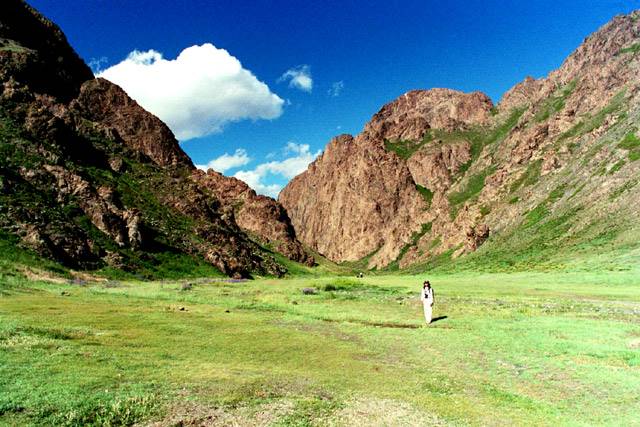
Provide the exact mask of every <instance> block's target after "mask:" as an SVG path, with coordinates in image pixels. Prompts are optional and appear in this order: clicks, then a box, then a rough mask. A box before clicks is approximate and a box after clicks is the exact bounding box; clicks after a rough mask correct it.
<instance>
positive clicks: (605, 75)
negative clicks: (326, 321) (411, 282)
mask: <svg viewBox="0 0 640 427" xmlns="http://www.w3.org/2000/svg"><path fill="white" fill-rule="evenodd" d="M639 70H640V12H634V13H632V14H630V15H627V16H618V17H616V18H614V19H613V20H612V21H611V22H610V23H609V24H607V25H605V26H604V27H603V28H601V29H600V30H599V31H598V32H596V33H595V34H593V35H591V36H589V37H588V38H587V39H585V42H584V43H583V44H582V45H581V46H580V47H579V48H578V49H577V50H576V51H575V52H574V53H573V54H572V55H571V56H569V57H568V58H567V60H566V61H565V62H564V63H563V65H562V66H561V67H560V69H558V70H557V71H554V72H552V73H550V74H549V76H548V77H546V78H542V79H537V80H536V79H533V78H530V77H528V78H526V79H525V80H524V81H523V82H521V83H519V84H517V85H516V86H514V87H513V88H512V89H511V90H509V91H508V92H506V93H505V95H504V96H503V98H502V100H501V101H500V103H499V104H498V105H497V106H496V107H494V106H493V105H492V103H491V101H490V100H489V99H488V98H487V97H486V96H485V95H483V94H481V93H472V94H462V93H460V92H456V91H450V90H444V89H433V90H430V91H411V92H408V93H407V94H405V95H403V96H401V97H400V98H398V99H397V100H395V101H393V102H391V103H389V104H387V105H386V106H384V107H383V108H382V109H381V110H380V111H379V112H378V113H377V114H375V115H374V116H373V118H372V119H371V121H370V122H369V123H367V124H366V125H365V127H364V129H363V131H362V133H361V134H359V135H357V136H356V137H351V136H348V135H347V136H344V135H343V136H340V137H337V138H335V139H334V140H332V141H331V142H330V143H329V144H328V145H327V147H326V150H325V152H324V153H323V155H322V156H320V157H319V158H318V159H317V160H316V161H315V162H314V163H312V164H311V165H310V166H309V168H308V170H307V171H305V172H303V173H302V174H301V175H299V176H298V177H296V178H294V179H293V180H292V181H291V182H290V183H289V185H288V186H287V187H286V188H285V189H284V190H283V191H282V193H281V194H280V197H279V200H280V202H281V203H282V204H283V206H284V207H285V208H286V209H287V211H288V212H289V215H290V217H291V221H292V223H293V225H294V227H295V229H296V232H297V233H298V236H299V238H300V240H301V241H302V242H303V243H305V244H307V245H309V246H310V247H311V248H313V249H315V250H317V251H318V252H320V253H321V254H323V255H325V256H327V257H329V258H330V259H332V260H334V261H347V260H348V261H353V260H358V259H362V258H364V259H365V260H367V262H368V265H369V267H371V268H373V267H385V266H394V265H398V266H399V267H400V268H404V267H409V266H411V265H412V264H416V263H418V264H419V263H421V262H422V263H425V265H437V263H442V262H443V261H442V260H443V259H451V258H456V257H460V256H462V255H464V254H469V253H472V252H474V251H476V250H478V249H479V248H483V251H484V253H490V254H492V255H491V256H492V258H491V260H492V262H498V261H496V260H502V261H499V263H500V264H499V265H501V266H505V267H508V266H513V265H523V266H525V267H527V268H530V267H531V265H532V264H533V263H540V262H551V261H548V260H550V259H551V258H552V257H562V256H568V255H566V251H563V250H562V249H563V248H565V247H581V248H583V247H585V245H587V246H588V245H590V244H591V243H588V242H591V241H598V240H597V239H599V238H600V237H599V236H601V235H603V234H607V233H608V234H607V235H613V236H616V239H618V240H619V241H620V242H622V241H623V240H624V239H625V237H624V236H625V235H626V234H625V233H622V231H621V227H632V228H633V227H638V226H640V224H639V223H638V220H637V209H638V207H639V206H638V205H639V202H638V200H637V198H634V197H633V192H632V191H630V190H631V189H632V188H635V187H636V185H637V184H638V183H639V182H640V161H638V159H640V139H639V138H640V137H639V136H638V125H637V123H638V122H639V117H640V103H639V92H640V89H639V88H640V77H639V76H640V72H639ZM614 231H615V232H614ZM585 242H587V243H585ZM621 244H622V243H621ZM579 245H582V246H579ZM484 248H486V249H484ZM483 251H481V252H483ZM569 252H571V251H569ZM365 257H366V258H365ZM469 259H475V260H477V264H474V265H476V266H478V265H481V264H482V261H481V259H482V258H480V257H476V258H473V257H470V258H469ZM434 263H435V264H434Z"/></svg>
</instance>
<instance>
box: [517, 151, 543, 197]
mask: <svg viewBox="0 0 640 427" xmlns="http://www.w3.org/2000/svg"><path fill="white" fill-rule="evenodd" d="M541 171H542V159H538V160H534V161H532V162H529V165H528V166H527V170H526V171H525V172H524V173H523V174H522V175H520V177H519V178H518V179H516V180H515V181H514V182H513V184H511V188H510V191H511V192H512V193H513V192H515V191H517V190H518V189H519V188H520V187H528V186H529V185H533V184H535V183H537V182H538V180H539V179H540V172H541Z"/></svg>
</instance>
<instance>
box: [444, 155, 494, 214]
mask: <svg viewBox="0 0 640 427" xmlns="http://www.w3.org/2000/svg"><path fill="white" fill-rule="evenodd" d="M494 172H495V167H493V166H490V167H488V168H486V169H484V170H482V171H480V172H478V173H477V174H475V175H473V176H471V177H469V179H468V181H467V182H466V185H465V186H464V187H463V188H462V189H460V190H459V191H456V192H452V193H450V194H449V204H450V205H451V209H452V210H451V217H452V218H455V216H456V215H457V212H458V209H459V208H460V206H461V205H462V204H463V203H465V202H467V201H469V200H471V199H473V198H475V197H476V196H477V195H478V194H480V192H481V191H482V189H483V188H484V181H485V179H486V178H487V177H488V176H489V175H491V174H492V173H494Z"/></svg>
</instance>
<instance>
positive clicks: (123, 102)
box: [71, 78, 193, 168]
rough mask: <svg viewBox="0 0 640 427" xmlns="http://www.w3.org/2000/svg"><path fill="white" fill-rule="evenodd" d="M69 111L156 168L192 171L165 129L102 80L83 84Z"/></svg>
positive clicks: (189, 162)
mask: <svg viewBox="0 0 640 427" xmlns="http://www.w3.org/2000/svg"><path fill="white" fill-rule="evenodd" d="M71 108H72V109H74V110H75V111H77V112H78V114H79V115H80V116H81V117H82V118H85V119H88V120H91V121H92V122H96V123H99V124H100V125H102V126H103V127H105V128H106V129H112V130H114V131H115V132H117V135H118V136H119V137H120V138H122V141H123V142H124V143H125V144H127V145H128V146H129V147H131V148H132V149H134V150H137V151H140V152H142V153H143V154H145V155H146V156H147V157H149V158H150V159H151V160H153V161H154V162H155V163H156V164H157V165H159V166H177V165H182V166H187V167H191V168H193V163H192V162H191V159H189V156H187V155H186V153H185V152H184V151H182V149H181V148H180V147H179V146H178V144H177V141H176V138H175V137H174V136H173V133H172V132H171V130H170V129H169V127H168V126H167V125H166V124H164V123H163V122H162V121H161V120H160V119H159V118H157V117H156V116H154V115H153V114H149V112H148V111H146V110H145V109H144V108H142V107H141V106H140V105H138V103H137V102H136V101H134V100H133V99H131V98H129V95H127V94H126V93H125V91H124V90H122V89H121V88H120V87H119V86H117V85H115V84H113V83H111V82H109V81H107V80H105V79H102V78H97V79H92V80H89V81H87V82H85V83H83V85H82V86H81V87H80V94H79V95H78V97H77V98H76V99H75V100H73V102H72V103H71Z"/></svg>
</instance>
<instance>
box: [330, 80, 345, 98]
mask: <svg viewBox="0 0 640 427" xmlns="http://www.w3.org/2000/svg"><path fill="white" fill-rule="evenodd" d="M343 89H344V81H342V80H340V81H339V82H333V84H332V85H331V89H329V90H328V91H327V93H328V94H329V96H333V97H336V96H340V94H341V93H342V90H343Z"/></svg>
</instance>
